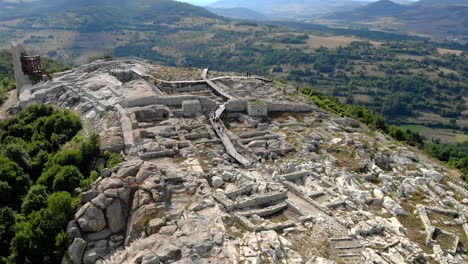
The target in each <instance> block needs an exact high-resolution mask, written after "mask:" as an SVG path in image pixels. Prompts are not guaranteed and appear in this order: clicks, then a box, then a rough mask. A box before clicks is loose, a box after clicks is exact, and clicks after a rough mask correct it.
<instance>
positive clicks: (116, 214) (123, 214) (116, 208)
mask: <svg viewBox="0 0 468 264" xmlns="http://www.w3.org/2000/svg"><path fill="white" fill-rule="evenodd" d="M106 218H107V224H108V225H109V228H110V229H111V230H112V232H113V233H117V232H119V231H121V230H123V229H124V228H125V226H126V224H127V210H126V206H123V205H122V202H121V201H120V199H115V200H114V201H113V202H112V203H111V204H110V205H109V206H108V207H107V208H106Z"/></svg>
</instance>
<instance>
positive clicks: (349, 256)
mask: <svg viewBox="0 0 468 264" xmlns="http://www.w3.org/2000/svg"><path fill="white" fill-rule="evenodd" d="M329 242H330V256H333V257H334V258H335V260H336V261H337V262H338V263H363V261H364V257H363V255H362V254H361V250H362V249H363V248H364V246H363V245H362V244H361V243H360V242H359V240H358V239H356V238H355V237H351V236H343V237H340V236H336V237H332V238H330V239H329Z"/></svg>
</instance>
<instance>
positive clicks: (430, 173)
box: [421, 169, 444, 182]
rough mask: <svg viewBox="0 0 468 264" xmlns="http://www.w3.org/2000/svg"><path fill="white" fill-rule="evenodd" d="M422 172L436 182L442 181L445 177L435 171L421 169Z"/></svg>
mask: <svg viewBox="0 0 468 264" xmlns="http://www.w3.org/2000/svg"><path fill="white" fill-rule="evenodd" d="M421 171H422V172H423V173H424V175H426V176H428V177H430V178H432V179H433V180H434V181H437V182H439V181H441V180H442V179H443V178H444V176H443V175H442V174H440V173H438V172H437V171H435V170H426V169H421Z"/></svg>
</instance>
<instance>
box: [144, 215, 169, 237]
mask: <svg viewBox="0 0 468 264" xmlns="http://www.w3.org/2000/svg"><path fill="white" fill-rule="evenodd" d="M165 224H166V223H165V222H164V221H163V220H162V219H160V218H155V219H152V220H151V221H150V222H149V223H148V226H147V227H146V235H147V236H150V235H152V234H157V233H158V232H159V230H160V229H161V227H163V226H164V225H165Z"/></svg>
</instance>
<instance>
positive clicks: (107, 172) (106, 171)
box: [100, 168, 112, 178]
mask: <svg viewBox="0 0 468 264" xmlns="http://www.w3.org/2000/svg"><path fill="white" fill-rule="evenodd" d="M111 175H112V171H111V170H110V169H108V168H105V169H103V170H102V171H101V173H100V176H101V177H104V178H107V177H110V176H111Z"/></svg>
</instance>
